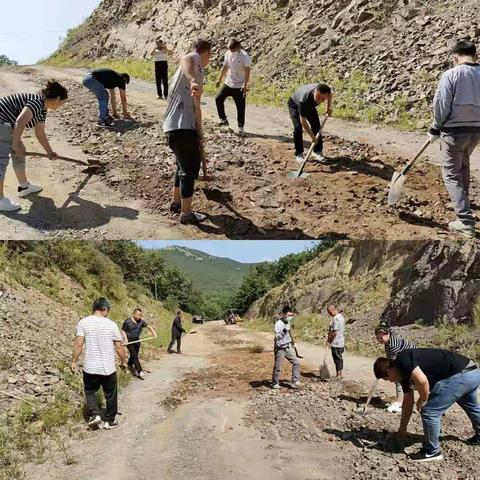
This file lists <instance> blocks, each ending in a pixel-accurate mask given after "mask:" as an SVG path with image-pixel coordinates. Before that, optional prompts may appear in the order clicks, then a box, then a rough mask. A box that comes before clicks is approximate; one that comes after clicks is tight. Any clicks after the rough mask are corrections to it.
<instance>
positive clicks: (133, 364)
mask: <svg viewBox="0 0 480 480" xmlns="http://www.w3.org/2000/svg"><path fill="white" fill-rule="evenodd" d="M144 328H148V329H149V330H150V332H151V333H152V335H153V336H154V337H156V336H157V333H156V332H155V330H154V329H153V328H152V327H151V326H150V325H149V324H148V323H147V322H146V321H145V320H143V312H142V310H141V309H140V308H136V309H135V310H134V311H133V314H132V316H131V317H130V318H127V319H126V320H125V321H124V322H123V325H122V337H123V340H124V343H125V344H126V343H129V342H138V340H140V335H141V334H142V330H143V329H144ZM141 345H142V344H141V343H140V342H138V343H133V344H131V345H127V349H128V352H129V354H130V356H129V358H128V368H129V370H130V372H131V373H132V375H134V376H136V377H138V378H140V379H141V380H144V379H145V373H143V368H142V364H141V363H140V358H139V354H140V346H141Z"/></svg>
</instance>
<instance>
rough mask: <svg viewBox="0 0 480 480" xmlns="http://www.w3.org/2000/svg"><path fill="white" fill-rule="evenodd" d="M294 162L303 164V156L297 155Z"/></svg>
mask: <svg viewBox="0 0 480 480" xmlns="http://www.w3.org/2000/svg"><path fill="white" fill-rule="evenodd" d="M295 160H296V162H297V163H303V161H304V160H305V159H304V158H303V155H297V156H296V157H295Z"/></svg>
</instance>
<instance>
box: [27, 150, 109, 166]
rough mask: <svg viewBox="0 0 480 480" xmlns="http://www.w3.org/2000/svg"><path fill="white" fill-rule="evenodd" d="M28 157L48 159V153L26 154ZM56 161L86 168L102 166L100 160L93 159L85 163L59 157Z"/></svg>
mask: <svg viewBox="0 0 480 480" xmlns="http://www.w3.org/2000/svg"><path fill="white" fill-rule="evenodd" d="M26 155H29V156H32V157H42V158H48V155H47V154H46V153H38V152H26ZM56 160H64V161H65V162H70V163H75V164H77V165H84V166H86V167H100V166H101V165H102V163H101V162H100V160H96V159H93V158H89V159H88V160H87V161H86V162H83V161H82V160H77V159H76V158H69V157H61V156H58V157H57V158H56Z"/></svg>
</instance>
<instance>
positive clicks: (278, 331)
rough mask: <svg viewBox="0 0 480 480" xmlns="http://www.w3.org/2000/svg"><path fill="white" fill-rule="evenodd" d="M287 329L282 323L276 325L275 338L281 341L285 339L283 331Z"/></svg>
mask: <svg viewBox="0 0 480 480" xmlns="http://www.w3.org/2000/svg"><path fill="white" fill-rule="evenodd" d="M284 328H285V324H284V323H283V322H282V321H280V320H279V321H278V322H277V323H275V337H276V338H277V339H280V338H282V337H283V329H284Z"/></svg>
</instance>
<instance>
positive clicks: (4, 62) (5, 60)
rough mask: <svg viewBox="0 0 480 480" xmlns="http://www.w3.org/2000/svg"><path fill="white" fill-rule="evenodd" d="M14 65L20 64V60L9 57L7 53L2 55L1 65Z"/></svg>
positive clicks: (0, 56)
mask: <svg viewBox="0 0 480 480" xmlns="http://www.w3.org/2000/svg"><path fill="white" fill-rule="evenodd" d="M12 65H18V62H16V61H15V60H12V59H10V58H8V57H7V56H6V55H0V67H8V66H12Z"/></svg>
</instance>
